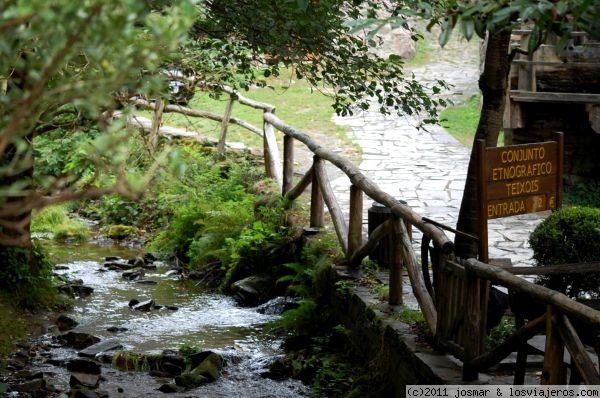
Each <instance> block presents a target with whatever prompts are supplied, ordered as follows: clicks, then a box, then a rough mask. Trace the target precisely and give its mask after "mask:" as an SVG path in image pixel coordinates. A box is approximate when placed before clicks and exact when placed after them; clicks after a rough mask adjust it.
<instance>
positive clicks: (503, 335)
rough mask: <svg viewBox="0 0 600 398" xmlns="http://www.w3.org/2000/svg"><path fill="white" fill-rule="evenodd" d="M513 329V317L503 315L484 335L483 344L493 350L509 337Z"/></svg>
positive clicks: (514, 328)
mask: <svg viewBox="0 0 600 398" xmlns="http://www.w3.org/2000/svg"><path fill="white" fill-rule="evenodd" d="M515 330H516V327H515V319H514V318H513V317H508V316H506V315H505V316H503V317H502V319H501V320H500V323H499V324H498V325H496V326H495V327H494V328H493V329H492V330H490V333H489V334H488V335H487V336H486V341H485V345H486V346H487V348H488V349H489V350H493V349H494V348H496V347H497V346H499V345H500V344H502V343H503V342H504V340H506V339H507V338H508V337H510V336H511V335H512V334H513V333H514V332H515Z"/></svg>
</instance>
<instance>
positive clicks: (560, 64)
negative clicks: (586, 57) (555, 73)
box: [512, 59, 600, 69]
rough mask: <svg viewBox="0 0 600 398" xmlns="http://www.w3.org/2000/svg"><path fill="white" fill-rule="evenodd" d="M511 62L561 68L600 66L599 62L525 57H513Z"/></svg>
mask: <svg viewBox="0 0 600 398" xmlns="http://www.w3.org/2000/svg"><path fill="white" fill-rule="evenodd" d="M512 63H513V64H515V65H534V66H556V67H560V68H563V69H577V68H600V62H576V61H574V62H562V61H529V60H527V59H515V60H513V61H512Z"/></svg>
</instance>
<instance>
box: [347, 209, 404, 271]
mask: <svg viewBox="0 0 600 398" xmlns="http://www.w3.org/2000/svg"><path fill="white" fill-rule="evenodd" d="M393 230H394V223H393V221H392V220H386V221H384V222H383V223H381V224H379V225H378V226H377V228H375V229H374V230H373V232H371V234H370V235H369V239H368V240H367V241H366V242H365V244H364V245H362V246H361V247H359V248H358V249H357V250H356V251H355V252H354V253H352V254H351V255H350V260H349V261H348V262H349V263H350V265H352V266H356V265H358V264H360V262H361V261H362V259H363V258H365V257H366V256H368V255H369V253H370V252H371V251H372V250H373V249H375V247H376V246H377V243H378V242H379V241H380V240H381V238H383V237H384V236H386V235H387V234H389V233H392V232H393Z"/></svg>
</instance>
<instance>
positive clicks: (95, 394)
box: [69, 389, 109, 398]
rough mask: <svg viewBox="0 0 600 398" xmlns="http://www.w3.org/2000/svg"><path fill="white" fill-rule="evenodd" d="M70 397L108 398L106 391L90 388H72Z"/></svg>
mask: <svg viewBox="0 0 600 398" xmlns="http://www.w3.org/2000/svg"><path fill="white" fill-rule="evenodd" d="M69 397H70V398H108V397H109V395H108V392H107V391H101V390H97V391H91V390H80V389H72V390H71V394H70V395H69Z"/></svg>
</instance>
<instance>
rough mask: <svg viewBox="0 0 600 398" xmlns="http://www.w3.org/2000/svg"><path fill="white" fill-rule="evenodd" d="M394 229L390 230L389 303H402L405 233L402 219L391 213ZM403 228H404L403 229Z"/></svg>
mask: <svg viewBox="0 0 600 398" xmlns="http://www.w3.org/2000/svg"><path fill="white" fill-rule="evenodd" d="M392 217H393V223H394V230H393V232H392V253H393V255H392V258H393V261H392V263H391V264H390V286H389V289H390V292H389V304H390V305H402V263H403V261H404V260H403V258H402V234H403V233H407V232H406V230H405V229H404V224H403V223H402V219H401V218H400V217H398V216H396V215H394V214H393V215H392ZM403 229H404V230H403Z"/></svg>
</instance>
